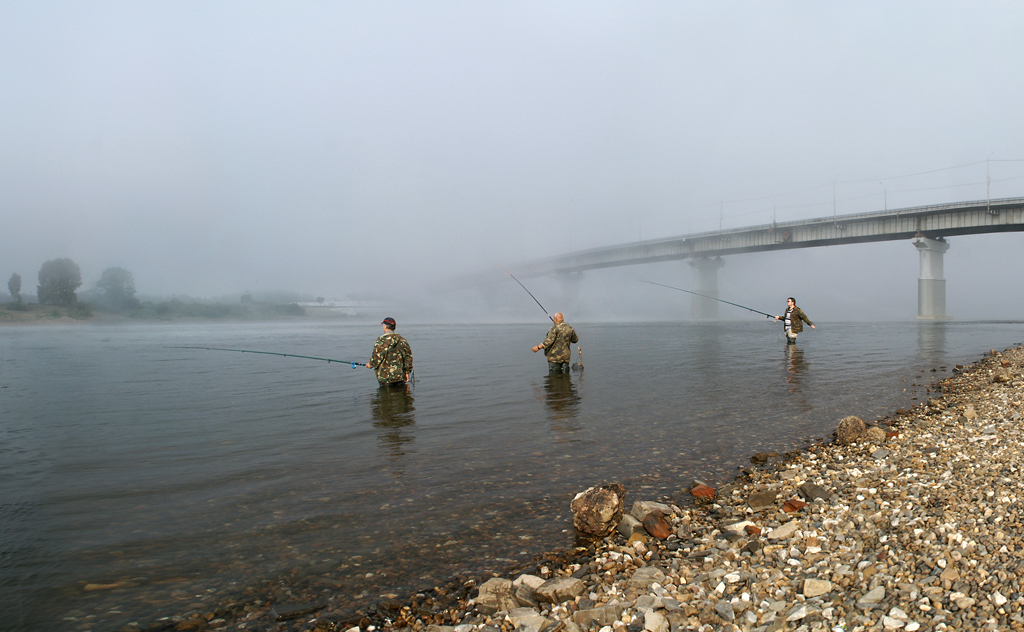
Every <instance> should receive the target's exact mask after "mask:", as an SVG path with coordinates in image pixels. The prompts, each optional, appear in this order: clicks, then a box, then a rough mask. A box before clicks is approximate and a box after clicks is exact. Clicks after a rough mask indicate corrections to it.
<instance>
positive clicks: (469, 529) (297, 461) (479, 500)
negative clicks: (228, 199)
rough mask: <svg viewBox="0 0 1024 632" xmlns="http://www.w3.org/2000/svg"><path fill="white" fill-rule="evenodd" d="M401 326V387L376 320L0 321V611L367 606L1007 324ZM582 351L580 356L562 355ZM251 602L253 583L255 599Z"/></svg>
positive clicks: (69, 626)
mask: <svg viewBox="0 0 1024 632" xmlns="http://www.w3.org/2000/svg"><path fill="white" fill-rule="evenodd" d="M575 326H576V329H577V332H578V333H579V335H580V346H581V347H582V349H583V355H584V357H583V359H584V363H585V365H586V369H585V370H584V371H583V372H582V373H571V374H569V375H565V376H553V377H552V376H548V375H547V374H546V369H547V367H546V363H545V362H544V358H543V357H542V356H541V355H539V354H537V355H535V354H532V353H531V352H530V347H531V346H532V345H534V344H537V343H538V342H540V341H541V340H542V339H543V336H544V334H545V332H546V329H547V327H546V326H545V325H544V324H543V323H542V324H538V325H468V326H467V325H446V326H437V325H431V326H408V327H405V326H403V327H401V328H400V330H399V331H400V333H402V334H404V335H405V336H406V337H407V338H408V339H409V341H410V343H411V345H412V348H413V352H414V355H415V358H416V383H415V385H413V386H411V387H410V388H408V389H407V390H406V391H387V390H384V391H382V390H379V389H378V388H377V384H376V381H375V379H374V378H373V374H372V372H371V371H369V370H368V369H365V368H357V369H352V368H351V367H350V366H349V365H347V364H336V363H330V364H329V363H326V362H320V361H314V360H305V359H298V358H282V357H277V356H268V355H255V354H240V353H229V352H217V351H202V350H191V349H179V348H174V347H176V346H181V345H185V346H188V345H195V346H210V347H227V348H234V349H252V350H261V351H271V352H287V353H295V354H301V355H310V356H320V357H329V358H335V359H340V360H360V361H365V359H366V358H367V357H368V355H369V351H370V348H371V347H372V343H373V340H374V339H375V338H376V336H377V335H378V334H379V333H380V331H379V326H377V325H365V324H362V325H360V324H337V323H324V322H308V321H300V322H287V323H257V324H250V323H245V324H194V323H189V324H178V323H174V324H138V325H135V324H131V325H116V326H114V325H109V326H100V325H73V326H59V325H48V326H39V327H32V326H26V327H19V326H15V327H4V328H2V329H0V543H2V550H0V612H2V613H3V616H2V617H0V629H10V630H42V629H46V630H58V631H59V630H114V629H119V628H121V627H123V626H125V625H126V624H129V623H131V622H138V623H139V624H140V625H142V626H143V627H145V626H146V625H148V624H149V623H151V622H153V621H154V620H157V619H159V618H160V617H165V616H170V615H176V614H181V613H183V612H186V611H191V610H200V611H210V610H213V609H214V608H215V605H216V604H219V603H224V602H225V601H229V600H235V599H238V600H245V599H253V598H256V597H261V598H263V599H269V600H271V602H281V601H284V602H288V601H295V600H298V599H300V598H301V599H305V598H308V597H309V595H311V594H312V595H317V594H318V595H320V597H322V598H329V597H331V596H334V598H335V600H336V602H337V603H341V604H345V605H346V606H350V607H351V608H352V609H355V608H361V607H365V606H366V605H367V604H371V603H374V602H376V601H378V600H380V599H381V598H382V597H383V596H398V597H402V596H404V595H406V594H407V593H408V592H410V591H415V590H421V589H423V588H429V587H431V586H435V585H440V584H441V583H443V582H445V581H446V580H447V579H449V578H450V577H452V576H453V575H457V574H460V573H462V574H479V573H482V572H484V571H487V570H500V569H501V568H507V567H508V566H510V565H512V564H514V563H520V562H522V563H525V562H528V561H529V560H530V559H532V558H535V557H536V556H537V555H538V554H539V553H541V552H544V551H550V550H556V549H560V548H564V547H567V546H569V545H571V543H572V522H571V514H570V512H569V510H568V506H569V501H570V500H571V498H572V496H573V495H574V494H576V493H577V492H579V491H581V490H582V489H585V488H586V487H588V486H590V485H593V484H599V483H603V482H611V481H618V482H621V483H623V484H624V485H625V487H626V489H627V503H630V504H631V503H632V501H633V500H635V499H637V498H641V497H642V498H650V499H653V498H658V497H663V496H678V495H679V494H680V493H681V491H682V490H683V489H685V488H687V487H688V486H689V484H690V482H691V481H692V480H693V479H694V478H700V479H702V480H705V481H707V482H709V483H713V484H718V483H722V482H724V481H726V480H729V479H731V478H732V477H733V476H734V475H735V474H736V473H737V471H738V468H739V467H741V466H743V465H745V464H747V463H748V458H749V456H750V455H751V454H752V453H754V452H760V451H778V452H783V451H787V450H790V449H794V448H799V447H801V446H804V445H806V444H807V443H806V442H807V441H808V440H810V441H816V440H820V439H822V438H827V437H828V435H829V434H830V433H831V431H832V430H833V429H834V428H835V426H836V424H837V422H838V421H839V419H841V418H842V417H844V416H846V415H857V416H859V417H861V418H864V419H878V418H880V417H884V416H885V415H888V414H891V413H892V412H893V411H895V410H896V409H897V408H899V407H905V406H908V405H910V404H913V403H915V401H919V400H923V399H924V398H926V397H927V396H928V394H927V391H926V387H927V386H928V385H930V384H933V383H934V382H935V381H936V380H938V379H941V378H942V377H946V376H948V375H950V371H951V370H952V368H953V366H954V365H955V364H957V363H962V364H966V363H969V362H971V361H973V360H975V359H976V358H977V357H979V356H980V355H982V354H983V353H985V352H987V351H988V350H989V349H990V348H996V349H1002V348H1005V347H1008V346H1011V345H1014V344H1019V343H1020V341H1021V340H1022V339H1024V325H1022V323H1020V322H973V323H966V322H938V323H935V322H931V323H924V322H922V323H918V322H902V323H825V324H819V327H818V328H817V330H814V331H812V330H809V329H808V330H806V331H805V333H803V334H801V336H800V342H799V344H797V345H795V346H787V345H786V344H785V341H784V340H783V339H782V337H781V336H780V330H779V327H778V326H777V325H776V324H774V323H769V322H767V321H756V320H755V321H744V322H730V323H718V324H691V323H655V324H650V323H646V324H637V323H619V324H585V323H576V324H575ZM576 360H578V357H577V358H576ZM254 595H255V596H256V597H254Z"/></svg>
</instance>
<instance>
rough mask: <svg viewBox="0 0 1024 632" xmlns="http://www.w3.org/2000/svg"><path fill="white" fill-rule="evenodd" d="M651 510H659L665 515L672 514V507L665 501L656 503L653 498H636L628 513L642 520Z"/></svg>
mask: <svg viewBox="0 0 1024 632" xmlns="http://www.w3.org/2000/svg"><path fill="white" fill-rule="evenodd" d="M652 511H660V512H661V513H662V514H663V515H665V516H671V515H672V508H671V507H669V506H668V505H666V504H665V503H656V502H654V501H653V500H638V501H636V502H635V503H633V508H632V509H630V510H629V515H631V516H633V517H634V518H636V519H637V520H640V521H642V520H643V519H644V518H646V517H647V514H649V513H651V512H652Z"/></svg>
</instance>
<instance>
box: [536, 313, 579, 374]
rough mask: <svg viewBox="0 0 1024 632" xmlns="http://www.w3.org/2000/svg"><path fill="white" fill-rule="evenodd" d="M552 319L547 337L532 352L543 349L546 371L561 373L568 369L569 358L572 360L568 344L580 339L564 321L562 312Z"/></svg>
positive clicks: (570, 348)
mask: <svg viewBox="0 0 1024 632" xmlns="http://www.w3.org/2000/svg"><path fill="white" fill-rule="evenodd" d="M552 320H553V321H554V324H553V325H551V329H549V330H548V335H547V337H546V338H544V342H542V343H540V344H539V345H537V346H535V347H534V348H533V352H534V353H537V352H538V351H540V350H541V349H543V350H544V355H546V356H547V357H548V372H550V373H562V372H564V371H568V370H569V360H572V347H570V346H569V345H571V344H574V343H577V342H579V341H580V339H579V336H577V335H576V330H574V329H573V328H572V325H570V324H569V323H567V322H565V316H563V315H562V312H558V313H557V314H555V315H554V317H553V318H552Z"/></svg>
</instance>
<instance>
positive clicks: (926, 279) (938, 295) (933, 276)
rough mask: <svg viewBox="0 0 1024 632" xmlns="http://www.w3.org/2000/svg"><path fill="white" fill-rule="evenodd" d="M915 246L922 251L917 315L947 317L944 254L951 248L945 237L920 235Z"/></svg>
mask: <svg viewBox="0 0 1024 632" xmlns="http://www.w3.org/2000/svg"><path fill="white" fill-rule="evenodd" d="M913 244H914V247H916V248H917V251H918V252H919V253H921V276H920V277H918V279H917V317H918V318H922V319H941V318H945V317H946V279H945V277H944V276H943V270H942V256H943V255H944V254H945V253H946V251H947V250H949V243H948V242H946V241H945V240H943V239H929V238H928V237H923V236H921V235H918V236H917V237H914V239H913Z"/></svg>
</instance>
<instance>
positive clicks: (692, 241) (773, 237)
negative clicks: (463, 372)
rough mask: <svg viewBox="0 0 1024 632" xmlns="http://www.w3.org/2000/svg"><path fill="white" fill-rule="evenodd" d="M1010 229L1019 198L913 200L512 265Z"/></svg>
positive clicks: (564, 265)
mask: <svg viewBox="0 0 1024 632" xmlns="http://www.w3.org/2000/svg"><path fill="white" fill-rule="evenodd" d="M1010 231H1024V198H1004V199H999V200H991V201H986V200H981V201H977V202H959V203H956V204H942V205H934V206H919V207H912V208H902V209H896V210H891V211H881V212H875V213H858V214H852V215H839V216H836V217H822V218H818V219H811V220H800V221H792V222H783V223H777V224H766V225H763V226H750V227H747V228H738V229H733V230H723V231H713V232H707V233H697V234H693V235H682V236H679V237H669V238H665V239H654V240H649V241H639V242H634V243H631V244H624V245H619V246H607V247H603V248H593V249H590V250H583V251H580V252H574V253H572V254H569V255H562V256H557V257H549V258H547V259H538V260H534V261H529V262H525V263H523V264H520V265H518V266H516V270H517V271H518V272H519V273H520V274H522V275H524V276H542V275H546V274H555V273H566V272H580V271H583V270H592V269H595V268H609V267H615V266H627V265H638V264H642V263H654V262H658V261H672V260H679V259H693V258H704V257H719V256H723V255H733V254H739V253H743V252H762V251H767V250H786V249H790V248H812V247H817V246H836V245H841V244H855V243H863V242H871V241H894V240H903V239H910V238H912V237H914V236H915V235H917V234H921V235H924V236H926V237H930V238H932V239H939V238H942V237H949V236H953V235H973V234H980V233H998V232H1010Z"/></svg>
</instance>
